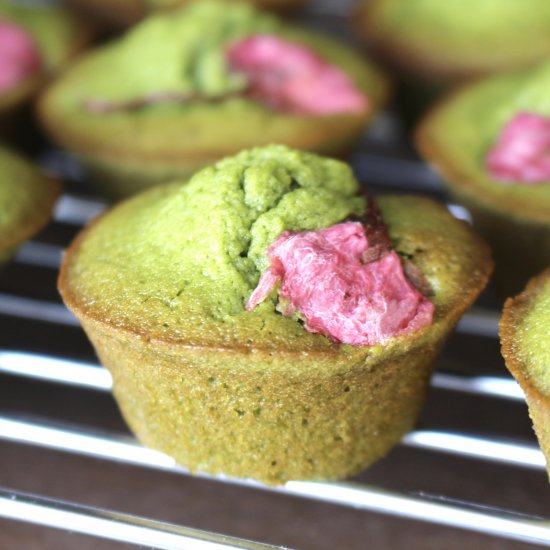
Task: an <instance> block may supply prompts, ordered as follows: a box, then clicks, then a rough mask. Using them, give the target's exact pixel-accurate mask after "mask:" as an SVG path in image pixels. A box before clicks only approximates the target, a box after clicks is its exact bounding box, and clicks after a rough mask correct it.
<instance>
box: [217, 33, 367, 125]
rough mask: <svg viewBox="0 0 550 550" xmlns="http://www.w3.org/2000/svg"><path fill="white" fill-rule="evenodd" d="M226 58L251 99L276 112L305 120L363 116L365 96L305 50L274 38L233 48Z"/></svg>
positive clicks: (344, 76) (257, 38)
mask: <svg viewBox="0 0 550 550" xmlns="http://www.w3.org/2000/svg"><path fill="white" fill-rule="evenodd" d="M227 59H228V61H229V64H230V66H231V68H232V69H233V70H234V71H237V72H240V73H242V74H244V75H245V76H246V77H247V79H248V94H249V96H251V97H253V98H254V99H257V100H259V101H261V102H263V103H266V104H268V105H270V106H271V107H273V108H274V109H277V110H280V111H286V112H291V113H295V114H304V115H332V114H337V113H347V112H349V113H353V112H361V111H364V110H365V109H366V108H367V107H368V100H367V98H366V96H365V95H364V94H363V93H362V92H360V91H359V90H358V89H357V87H356V86H355V84H354V83H353V82H352V81H351V79H350V78H349V77H348V75H347V74H346V73H345V72H344V71H342V70H341V69H339V68H338V67H335V66H334V65H331V64H329V63H327V62H326V61H324V60H322V59H321V58H320V57H318V56H317V54H316V53H315V52H313V51H312V50H310V49H308V48H306V47H305V46H302V45H299V44H295V43H293V42H288V41H286V40H283V39H281V38H277V37H274V36H270V35H257V36H252V37H248V38H245V39H243V40H240V41H239V42H236V43H235V44H232V45H231V46H230V47H229V48H228V50H227Z"/></svg>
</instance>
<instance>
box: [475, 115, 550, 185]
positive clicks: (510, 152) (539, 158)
mask: <svg viewBox="0 0 550 550" xmlns="http://www.w3.org/2000/svg"><path fill="white" fill-rule="evenodd" d="M486 162H487V170H488V172H489V174H490V175H491V177H492V178H494V179H496V180H499V181H503V182H516V183H523V184H531V185H533V184H537V183H542V182H548V181H550V118H549V117H545V116H542V115H538V114H535V113H525V112H524V113H518V114H516V115H514V116H513V117H512V118H511V119H510V120H509V121H508V122H507V123H506V124H505V125H504V128H503V129H502V131H501V133H500V135H499V137H498V140H497V142H496V143H495V145H494V146H493V148H492V149H491V150H490V151H489V154H488V155H487V159H486Z"/></svg>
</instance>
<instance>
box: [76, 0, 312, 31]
mask: <svg viewBox="0 0 550 550" xmlns="http://www.w3.org/2000/svg"><path fill="white" fill-rule="evenodd" d="M190 1H191V0H68V3H69V4H70V5H73V6H74V7H75V8H81V9H83V10H85V11H86V12H87V13H89V14H91V15H92V16H94V17H96V18H98V19H100V20H101V21H103V22H105V23H107V24H110V25H111V26H115V27H126V26H128V25H132V24H134V23H136V22H137V21H139V20H140V19H143V18H144V17H145V16H146V15H148V14H149V13H151V12H154V11H157V10H166V9H173V8H177V7H178V6H183V5H185V4H189V2H190ZM224 1H225V2H227V3H228V4H230V3H232V2H236V1H239V2H243V1H245V2H250V3H252V4H255V5H256V6H258V7H259V8H266V9H269V10H274V11H279V12H287V11H290V10H292V9H295V8H297V7H300V6H302V5H303V4H305V3H306V1H307V0H224Z"/></svg>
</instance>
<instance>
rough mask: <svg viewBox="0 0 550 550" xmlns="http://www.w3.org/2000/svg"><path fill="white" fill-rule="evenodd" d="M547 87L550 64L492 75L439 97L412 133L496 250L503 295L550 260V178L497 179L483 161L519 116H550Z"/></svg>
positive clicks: (522, 283)
mask: <svg viewBox="0 0 550 550" xmlns="http://www.w3.org/2000/svg"><path fill="white" fill-rule="evenodd" d="M549 85H550V64H548V63H546V64H543V65H541V66H539V67H538V68H535V69H529V70H525V71H521V72H516V73H512V74H507V75H502V76H493V77H489V78H487V79H484V80H481V81H479V82H478V83H475V84H471V85H469V86H466V87H464V88H463V89H462V90H460V91H459V92H457V93H454V94H451V95H450V97H448V98H445V99H443V100H442V102H441V103H440V104H438V105H437V106H436V107H435V108H434V109H433V110H432V111H431V112H430V113H429V114H428V116H427V117H426V118H425V120H424V121H423V122H422V123H421V125H420V128H419V130H418V133H417V145H418V148H419V150H420V152H421V153H422V154H423V156H424V157H425V158H426V159H427V160H428V161H429V162H430V163H431V164H432V165H433V166H434V167H435V168H436V169H438V170H439V171H440V173H441V175H442V176H443V179H444V181H445V183H446V184H447V185H448V187H449V190H450V192H451V193H452V194H453V195H454V196H455V197H456V199H457V200H459V201H460V202H462V203H464V204H465V205H466V206H467V207H468V208H469V209H470V211H471V212H472V215H473V218H474V225H476V226H477V227H478V228H479V230H480V232H481V233H482V234H483V235H484V236H485V237H486V238H487V240H488V241H489V244H490V245H491V247H492V248H493V251H494V255H495V260H496V268H497V269H496V273H495V281H496V283H497V285H498V286H499V287H500V289H501V291H502V292H503V293H504V294H505V295H506V296H511V295H513V294H515V293H517V292H519V290H521V289H522V288H523V287H524V285H525V283H526V281H527V280H528V279H529V278H530V277H531V276H533V275H535V274H536V273H539V272H540V271H542V270H543V269H544V268H546V267H547V266H548V265H550V179H549V180H548V181H546V182H545V181H542V182H538V183H537V184H536V185H525V184H521V183H520V182H514V181H508V182H504V181H497V180H496V179H495V178H494V177H492V176H491V175H490V173H489V171H488V169H487V167H486V161H485V159H486V158H487V155H488V153H489V151H490V150H491V148H492V147H493V146H494V144H495V142H496V141H497V138H498V135H499V132H501V130H502V128H503V127H504V126H505V124H506V122H507V121H509V120H510V119H511V118H513V117H514V116H515V115H516V114H517V113H523V112H528V113H535V114H536V115H537V116H544V117H549V116H550V102H549V101H548V94H547V93H546V91H547V89H548V86H549Z"/></svg>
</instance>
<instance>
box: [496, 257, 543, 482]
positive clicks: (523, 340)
mask: <svg viewBox="0 0 550 550" xmlns="http://www.w3.org/2000/svg"><path fill="white" fill-rule="evenodd" d="M500 338H501V344H502V354H503V355H504V359H505V360H506V366H507V367H508V369H509V370H510V372H511V373H512V375H513V376H514V378H515V379H516V380H517V381H518V383H519V385H520V386H521V388H522V389H523V391H524V392H525V397H526V399H527V405H528V407H529V416H530V417H531V420H532V421H533V427H534V429H535V433H536V434H537V437H538V440H539V443H540V446H541V447H542V451H543V453H544V455H545V457H546V462H547V468H548V474H549V475H550V267H549V268H548V269H546V270H545V271H543V272H542V273H540V274H539V275H537V276H536V277H534V278H533V279H531V280H530V281H529V283H528V285H527V288H526V289H525V290H524V291H523V292H522V293H521V294H519V295H518V296H516V297H515V298H509V299H508V300H507V301H506V304H505V305H504V312H503V315H502V319H501V321H500Z"/></svg>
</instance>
